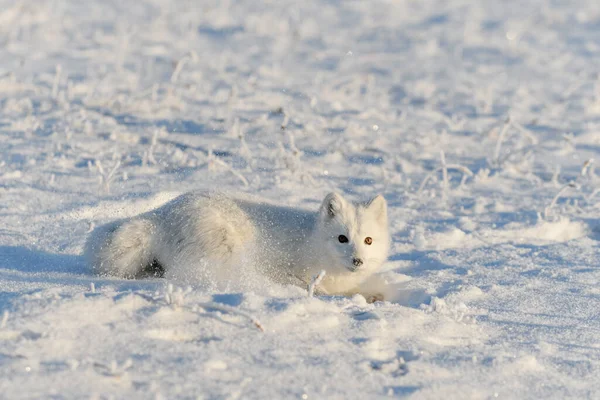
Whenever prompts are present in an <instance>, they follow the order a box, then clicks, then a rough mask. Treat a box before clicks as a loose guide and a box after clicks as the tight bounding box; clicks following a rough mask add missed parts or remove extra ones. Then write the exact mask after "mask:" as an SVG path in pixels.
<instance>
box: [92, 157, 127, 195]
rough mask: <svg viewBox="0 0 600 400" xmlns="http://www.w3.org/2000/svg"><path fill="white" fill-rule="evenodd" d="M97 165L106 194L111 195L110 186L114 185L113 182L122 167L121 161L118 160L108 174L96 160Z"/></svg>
mask: <svg viewBox="0 0 600 400" xmlns="http://www.w3.org/2000/svg"><path fill="white" fill-rule="evenodd" d="M95 164H96V168H97V169H98V173H99V174H100V184H101V185H102V187H104V190H105V191H106V193H110V184H111V183H112V181H113V180H114V178H115V173H116V172H117V170H118V169H119V167H120V166H121V160H117V162H116V163H115V165H114V166H113V167H112V169H111V170H110V171H109V172H108V173H107V172H105V171H104V168H103V167H102V164H101V163H100V161H99V160H96V163H95Z"/></svg>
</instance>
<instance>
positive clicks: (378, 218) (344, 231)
mask: <svg viewBox="0 0 600 400" xmlns="http://www.w3.org/2000/svg"><path fill="white" fill-rule="evenodd" d="M319 219H320V223H319V224H318V225H319V228H318V229H319V231H320V232H319V233H320V235H319V238H320V240H322V243H320V245H321V246H324V247H325V248H326V250H327V251H326V253H327V254H328V255H329V256H330V257H331V258H330V261H331V262H333V263H335V265H332V266H331V267H334V268H336V267H337V268H345V269H346V270H348V271H350V272H366V273H372V272H375V271H377V270H378V269H379V267H380V266H381V265H382V264H383V263H384V262H385V261H386V260H387V257H388V252H389V249H390V234H389V228H388V217H387V203H386V201H385V199H384V197H383V196H382V195H378V196H376V197H374V198H373V199H371V200H369V201H367V202H365V203H354V202H350V201H346V200H345V199H344V198H343V197H342V196H341V195H339V194H337V193H330V194H328V195H327V196H326V197H325V200H323V204H322V205H321V208H320V210H319Z"/></svg>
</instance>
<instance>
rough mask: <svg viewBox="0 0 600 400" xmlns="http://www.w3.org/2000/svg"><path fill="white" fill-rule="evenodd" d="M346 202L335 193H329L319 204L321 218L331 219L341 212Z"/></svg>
mask: <svg viewBox="0 0 600 400" xmlns="http://www.w3.org/2000/svg"><path fill="white" fill-rule="evenodd" d="M345 203H346V201H345V200H344V199H343V198H342V196H340V195H339V194H337V193H329V194H328V195H327V196H325V200H323V204H321V216H323V217H329V218H333V217H335V216H336V215H338V214H339V213H340V211H342V208H343V207H344V204H345Z"/></svg>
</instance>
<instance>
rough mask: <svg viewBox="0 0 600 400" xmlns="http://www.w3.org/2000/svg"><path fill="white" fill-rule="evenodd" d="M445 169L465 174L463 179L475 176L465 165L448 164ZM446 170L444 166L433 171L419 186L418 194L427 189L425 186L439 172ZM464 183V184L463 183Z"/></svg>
mask: <svg viewBox="0 0 600 400" xmlns="http://www.w3.org/2000/svg"><path fill="white" fill-rule="evenodd" d="M445 169H446V170H449V169H453V170H457V171H460V172H462V173H463V178H464V177H465V176H469V177H471V176H473V172H472V171H471V170H470V169H469V168H467V167H465V166H464V165H460V164H446V165H445ZM443 170H444V166H442V167H438V168H436V169H434V170H433V171H431V172H430V173H429V174H427V176H426V177H425V179H423V182H422V183H421V186H419V189H417V194H419V193H421V191H423V188H425V185H426V184H427V182H429V180H430V179H431V178H432V177H433V176H434V175H435V174H437V173H438V172H440V171H443ZM463 183H464V182H463Z"/></svg>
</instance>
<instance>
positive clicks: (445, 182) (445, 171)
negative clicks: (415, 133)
mask: <svg viewBox="0 0 600 400" xmlns="http://www.w3.org/2000/svg"><path fill="white" fill-rule="evenodd" d="M440 161H441V163H442V167H441V168H442V196H443V197H444V198H446V197H447V196H448V168H447V167H446V155H445V154H444V150H440ZM463 176H464V175H463Z"/></svg>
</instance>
